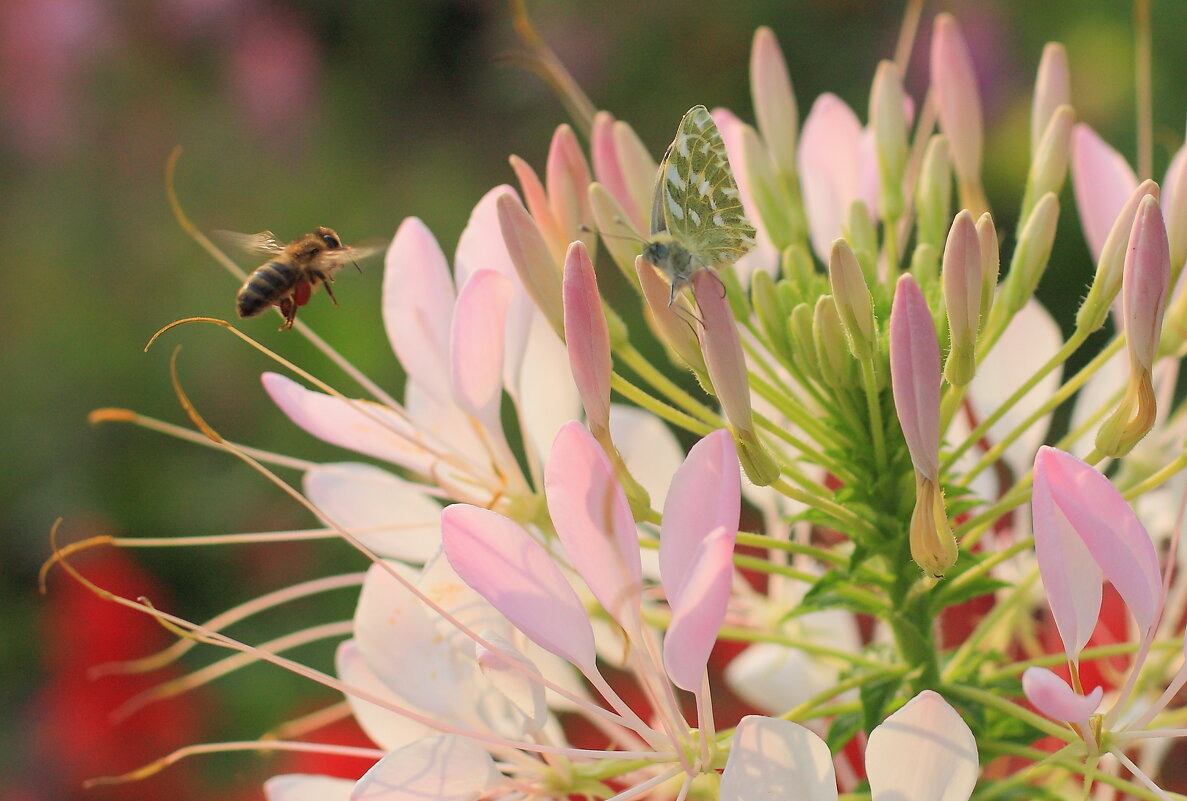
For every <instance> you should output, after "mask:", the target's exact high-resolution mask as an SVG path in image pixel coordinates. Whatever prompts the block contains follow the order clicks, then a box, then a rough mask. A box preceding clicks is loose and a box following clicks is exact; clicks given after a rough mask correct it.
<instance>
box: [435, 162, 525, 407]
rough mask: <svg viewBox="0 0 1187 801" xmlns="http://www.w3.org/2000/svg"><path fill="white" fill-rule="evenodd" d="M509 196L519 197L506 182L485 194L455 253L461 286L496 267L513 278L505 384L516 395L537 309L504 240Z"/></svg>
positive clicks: (506, 346)
mask: <svg viewBox="0 0 1187 801" xmlns="http://www.w3.org/2000/svg"><path fill="white" fill-rule="evenodd" d="M504 197H507V198H510V199H511V200H512V201H513V202H514V201H516V200H518V198H517V197H516V195H515V190H513V189H512V188H511V187H509V186H507V185H505V184H504V185H503V186H496V187H495V188H494V189H492V190H490V191H489V192H487V193H486V194H485V195H483V196H482V200H480V201H478V203H477V205H475V206H474V210H473V211H472V212H470V219H469V221H468V222H467V223H466V227H465V229H464V230H463V231H462V235H461V237H460V238H459V239H458V243H457V252H456V253H455V254H454V257H453V262H454V264H453V268H454V280H455V281H456V283H457V285H458V286H465V285H466V283H467V282H468V281H469V280H470V277H471V276H473V275H474V273H476V272H477V271H478V270H495V271H497V272H498V273H499V274H500V275H502V276H503V277H504V278H506V279H507V280H508V281H510V282H511V286H512V291H511V303H510V305H509V306H508V308H507V324H506V325H505V326H504V329H505V332H506V333H505V337H506V339H505V341H504V350H505V353H504V356H503V384H504V385H505V386H506V387H507V391H508V392H509V393H511V395H512V397H515V388H516V387H517V386H518V385H519V375H520V371H521V370H522V369H523V362H524V358H525V351H526V350H527V340H528V336H529V331H530V329H531V325H532V317H533V316H534V315H535V314H536V313H537V312H536V308H535V305H534V304H533V303H532V299H531V298H530V297H529V296H528V293H527V290H526V289H524V287H523V283H522V282H521V281H520V280H519V273H518V272H516V270H515V263H514V262H513V261H511V254H510V253H509V252H508V251H507V245H506V243H505V242H504V240H503V229H502V226H501V225H500V223H499V201H500V200H501V199H502V198H504Z"/></svg>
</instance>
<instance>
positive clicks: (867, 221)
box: [844, 200, 878, 284]
mask: <svg viewBox="0 0 1187 801" xmlns="http://www.w3.org/2000/svg"><path fill="white" fill-rule="evenodd" d="M844 233H845V238H846V239H847V240H849V244H850V245H852V246H853V255H855V256H857V262H858V264H860V265H861V271H862V273H863V274H864V275H865V277H866V281H868V282H869V283H871V284H873V283H875V282H876V281H877V280H878V229H877V227H876V226H875V225H874V217H873V215H872V214H870V207H869V206H867V205H866V204H865V201H864V200H855V201H853V202H852V203H851V204H849V217H848V219H847V220H846V223H845V232H844Z"/></svg>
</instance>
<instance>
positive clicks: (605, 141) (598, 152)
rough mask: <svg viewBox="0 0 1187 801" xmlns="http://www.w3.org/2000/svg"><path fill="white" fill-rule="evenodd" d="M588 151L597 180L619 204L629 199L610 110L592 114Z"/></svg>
mask: <svg viewBox="0 0 1187 801" xmlns="http://www.w3.org/2000/svg"><path fill="white" fill-rule="evenodd" d="M589 151H590V156H591V158H592V160H593V174H594V178H595V179H596V180H597V182H598V183H599V184H601V185H602V186H603V187H604V188H605V189H606V191H608V192H609V193H610V196H611V197H613V198H614V199H615V201H616V202H617V203H618V204H619V205H620V206H621V205H622V204H623V201H624V200H630V192H629V191H628V190H627V185H626V180H625V179H624V178H623V175H622V164H621V162H620V161H619V158H618V148H617V147H616V145H615V143H614V115H612V114H611V113H610V112H608V111H599V112H598V113H597V114H595V115H594V121H593V133H591V134H590V146H589ZM624 213H625V212H624ZM632 219H633V217H632Z"/></svg>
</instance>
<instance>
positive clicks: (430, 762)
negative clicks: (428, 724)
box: [350, 734, 498, 801]
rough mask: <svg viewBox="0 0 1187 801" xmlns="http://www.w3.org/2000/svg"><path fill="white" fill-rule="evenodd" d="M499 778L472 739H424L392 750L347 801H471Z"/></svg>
mask: <svg viewBox="0 0 1187 801" xmlns="http://www.w3.org/2000/svg"><path fill="white" fill-rule="evenodd" d="M497 776H498V771H496V770H495V763H494V760H492V759H491V758H490V754H488V753H487V752H486V751H485V750H483V749H482V747H481V746H479V745H478V744H477V743H475V742H474V741H473V740H468V739H466V738H464V737H458V736H457V735H454V734H439V735H437V736H436V737H428V738H426V739H423V740H418V741H417V742H415V743H412V744H410V745H406V746H404V747H403V748H401V749H399V750H396V751H392V752H391V753H390V754H388V755H387V756H385V757H384V758H383V759H381V760H379V762H377V763H375V766H374V767H372V768H371V769H370V770H369V771H367V773H366V774H365V775H364V776H363V778H361V779H359V781H358V784H356V785H355V787H354V792H352V793H351V794H350V799H351V801H474V799H476V798H478V797H479V796H480V795H482V792H483V791H484V790H486V789H487V787H488V786H490V784H491V783H492V782H493V781H494V780H495V778H496V777H497Z"/></svg>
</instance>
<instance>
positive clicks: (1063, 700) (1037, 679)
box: [1022, 667, 1104, 731]
mask: <svg viewBox="0 0 1187 801" xmlns="http://www.w3.org/2000/svg"><path fill="white" fill-rule="evenodd" d="M1022 692H1024V693H1026V700H1028V701H1030V702H1031V703H1032V704H1034V707H1035V709H1037V710H1039V711H1040V712H1042V713H1043V714H1044V715H1046V716H1047V717H1049V718H1051V719H1052V720H1066V721H1069V722H1071V723H1077V724H1080V726H1081V727H1082V728H1083V729H1084V730H1085V731H1087V730H1088V728H1089V724H1088V718H1089V717H1091V716H1092V715H1093V714H1094V713H1095V712H1096V710H1097V708H1098V707H1100V702H1101V699H1102V698H1104V688H1102V687H1097V688H1096V689H1095V690H1093V691H1092V692H1090V693H1089V694H1088V695H1079V694H1078V693H1076V691H1075V690H1073V689H1072V688H1071V687H1070V686H1068V683H1067V682H1066V681H1064V680H1063V679H1061V678H1060V677H1059V676H1057V675H1055V674H1054V673H1052V672H1051V671H1050V670H1047V668H1042V667H1029V668H1027V669H1026V671H1025V672H1024V673H1023V674H1022Z"/></svg>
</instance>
